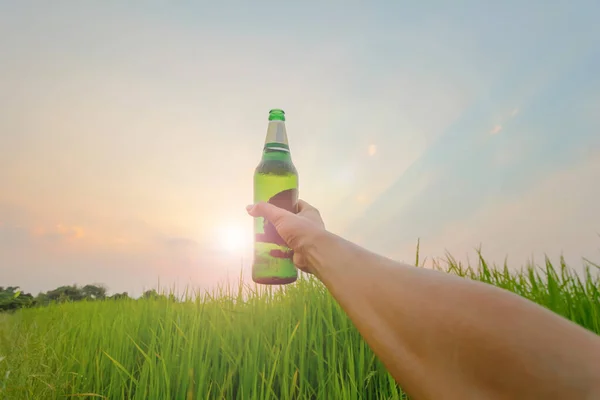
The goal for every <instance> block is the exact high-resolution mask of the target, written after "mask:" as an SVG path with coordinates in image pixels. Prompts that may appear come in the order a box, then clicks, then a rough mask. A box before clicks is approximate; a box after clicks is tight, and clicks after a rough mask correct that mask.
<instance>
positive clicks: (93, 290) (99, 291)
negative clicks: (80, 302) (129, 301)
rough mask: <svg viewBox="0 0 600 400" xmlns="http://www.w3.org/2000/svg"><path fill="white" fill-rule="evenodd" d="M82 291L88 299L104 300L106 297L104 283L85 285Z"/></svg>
mask: <svg viewBox="0 0 600 400" xmlns="http://www.w3.org/2000/svg"><path fill="white" fill-rule="evenodd" d="M81 293H82V294H83V297H84V298H86V299H88V300H102V299H104V298H106V287H104V286H103V285H85V286H84V287H83V288H82V289H81Z"/></svg>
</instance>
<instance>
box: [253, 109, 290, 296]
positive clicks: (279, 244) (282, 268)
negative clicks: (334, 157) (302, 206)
mask: <svg viewBox="0 0 600 400" xmlns="http://www.w3.org/2000/svg"><path fill="white" fill-rule="evenodd" d="M274 111H281V110H272V111H271V115H270V117H269V120H270V122H269V128H268V130H267V139H266V141H265V146H264V149H263V154H262V159H261V161H260V163H259V164H258V166H257V167H256V169H255V171H254V202H255V203H257V202H269V203H271V204H273V205H275V206H277V207H280V208H284V209H286V210H288V211H291V212H293V213H296V212H297V207H298V172H297V171H296V167H295V166H294V164H293V162H292V159H291V155H290V151H289V145H288V144H287V134H286V132H285V123H284V121H285V119H284V117H283V116H280V117H281V119H277V115H275V117H274V119H272V118H271V116H272V114H273V112H274ZM281 113H283V111H281ZM282 119H283V120H282ZM282 131H283V132H282ZM292 257H293V253H292V251H291V249H290V248H289V247H288V246H287V245H286V243H285V242H284V241H283V239H282V238H281V236H279V234H278V233H277V231H276V230H275V227H274V226H273V225H272V224H271V223H270V222H268V221H267V220H266V219H264V218H262V217H257V218H255V219H254V260H253V263H252V280H253V281H254V282H256V283H260V284H265V285H284V284H288V283H292V282H294V281H296V279H298V270H297V269H296V267H295V266H294V263H293V260H292Z"/></svg>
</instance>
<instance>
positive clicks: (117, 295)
mask: <svg viewBox="0 0 600 400" xmlns="http://www.w3.org/2000/svg"><path fill="white" fill-rule="evenodd" d="M109 298H110V299H111V300H124V299H129V298H130V297H129V293H127V292H123V293H115V294H113V295H112V296H110V297H109Z"/></svg>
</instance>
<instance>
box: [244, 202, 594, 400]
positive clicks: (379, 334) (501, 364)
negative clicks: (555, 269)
mask: <svg viewBox="0 0 600 400" xmlns="http://www.w3.org/2000/svg"><path fill="white" fill-rule="evenodd" d="M298 206H299V207H298V213H297V214H293V213H290V212H288V211H286V210H284V209H281V208H278V207H276V206H274V205H272V204H268V203H258V204H255V205H251V206H248V207H247V211H248V213H249V214H250V215H251V216H253V217H264V218H266V219H268V220H269V221H270V222H271V223H272V224H273V225H274V226H275V228H276V229H277V232H278V233H279V234H280V235H281V237H282V238H283V239H284V241H285V242H286V243H287V244H288V246H289V247H290V248H291V249H292V250H293V251H294V264H295V265H296V266H297V267H298V268H299V269H300V270H302V271H305V272H308V273H310V274H314V275H315V276H316V277H317V278H318V279H320V280H321V281H322V282H323V283H324V284H325V286H326V287H327V288H328V290H329V291H330V292H331V294H332V295H333V296H334V298H335V299H336V301H337V302H338V303H339V304H340V305H341V307H342V308H343V309H344V311H345V312H346V313H347V314H348V316H349V317H350V319H351V320H352V322H353V323H354V325H355V326H356V327H357V329H358V330H359V332H360V333H361V335H362V337H363V338H364V340H365V341H366V342H367V344H368V345H369V346H370V347H371V349H372V350H373V351H374V353H375V354H376V355H377V356H378V357H379V359H380V360H381V361H382V362H383V364H384V365H385V366H386V368H387V369H388V371H389V372H390V374H391V375H392V376H393V377H394V379H395V380H396V381H397V382H398V384H399V385H400V386H401V387H402V388H403V389H404V390H405V391H406V392H407V393H408V394H409V395H410V396H411V398H414V399H462V400H465V399H550V398H554V399H563V398H564V399H566V398H568V399H600V336H598V335H596V334H594V333H592V332H590V331H588V330H586V329H584V328H582V327H580V326H579V325H576V324H574V323H572V322H571V321H569V320H567V319H565V318H562V317H560V316H559V315H557V314H555V313H552V312H550V311H549V310H547V309H545V308H543V307H541V306H539V305H537V304H535V303H533V302H531V301H529V300H526V299H524V298H522V297H520V296H518V295H515V294H513V293H511V292H509V291H506V290H504V289H500V288H497V287H494V286H492V285H488V284H485V283H481V282H476V281H473V280H470V279H464V278H460V277H458V276H454V275H450V274H446V273H443V272H440V271H434V270H429V269H425V268H417V267H414V266H412V265H407V264H402V263H399V262H395V261H393V260H390V259H388V258H385V257H382V256H380V255H377V254H374V253H372V252H370V251H368V250H366V249H364V248H362V247H360V246H358V245H356V244H353V243H351V242H349V241H347V240H345V239H343V238H341V237H339V236H337V235H335V234H333V233H331V232H328V231H327V230H326V229H325V226H324V224H323V220H322V219H321V216H320V214H319V211H318V210H317V209H316V208H314V207H313V206H311V205H310V204H308V203H306V202H305V201H302V200H300V201H299V205H298Z"/></svg>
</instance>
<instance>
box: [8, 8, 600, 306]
mask: <svg viewBox="0 0 600 400" xmlns="http://www.w3.org/2000/svg"><path fill="white" fill-rule="evenodd" d="M599 13H600V4H598V3H597V2H593V1H583V0H581V1H576V2H553V3H552V4H551V5H550V4H548V3H547V2H542V1H533V2H528V3H527V4H523V3H521V2H517V1H507V2H501V3H487V4H483V3H481V2H476V1H468V2H462V3H461V4H460V5H457V4H452V5H449V4H447V3H444V2H441V1H436V2H426V3H419V4H400V3H397V2H385V1H375V2H371V3H369V4H368V5H367V4H366V3H361V2H357V1H348V2H339V1H333V2H328V3H321V2H319V3H317V2H308V3H307V2H303V3H301V4H287V3H283V2H259V3H257V2H254V3H252V4H250V3H245V2H241V1H237V2H231V3H227V4H225V3H219V4H213V3H208V2H199V3H195V4H191V3H186V4H178V5H166V4H161V5H159V4H156V3H153V2H152V3H144V5H143V7H135V6H133V5H130V4H124V3H120V2H101V3H94V4H91V3H84V2H75V1H57V2H41V1H37V2H35V1H15V2H8V1H6V2H1V3H0V51H1V53H0V54H1V55H0V88H1V90H0V110H2V111H1V112H0V285H2V286H8V285H15V286H20V287H21V288H22V289H23V290H25V291H28V292H32V293H34V294H36V293H37V292H39V291H41V290H44V291H45V290H49V289H53V288H55V287H57V286H60V285H66V284H72V283H77V284H87V283H96V282H97V283H104V284H106V285H107V287H108V288H109V291H110V292H111V293H114V292H123V291H128V292H129V293H130V295H139V294H140V293H141V292H142V290H143V289H144V288H146V289H147V288H150V287H154V286H155V285H156V284H157V282H158V281H159V279H160V283H161V285H166V286H169V285H172V284H178V285H179V286H186V285H188V286H196V287H211V286H213V285H215V284H216V283H217V282H219V281H222V280H223V279H226V278H227V277H228V276H231V277H233V278H237V277H238V276H239V271H240V266H241V265H243V266H244V268H245V269H246V270H248V268H249V266H250V262H251V245H252V233H251V226H252V225H251V219H250V217H248V216H247V215H246V213H245V210H244V207H245V205H246V204H248V203H249V202H251V200H252V173H253V170H254V167H255V166H256V164H257V163H258V161H259V158H260V152H261V148H262V144H263V140H264V135H265V132H266V126H267V114H268V110H269V109H271V108H282V109H284V110H285V111H286V116H287V122H286V124H287V129H288V134H289V137H290V145H291V149H292V156H293V159H294V163H295V164H296V167H297V169H298V171H299V174H300V194H301V197H302V198H304V199H305V200H307V201H309V202H311V203H313V204H314V205H315V206H317V207H318V208H319V209H320V210H321V212H322V215H323V216H324V219H325V222H326V225H327V226H328V228H330V229H331V230H332V231H334V232H335V233H338V234H341V235H343V236H345V237H347V238H349V239H351V240H355V241H357V242H358V243H360V244H362V245H364V246H366V247H367V248H369V249H371V250H374V251H377V252H380V253H383V254H385V255H387V256H389V257H393V258H395V259H399V260H405V261H408V262H412V261H413V260H414V253H415V244H416V241H417V238H420V239H421V253H422V255H423V256H428V257H430V258H431V257H443V256H444V255H445V252H446V251H448V252H450V253H451V254H452V255H453V256H455V257H456V258H457V259H459V260H466V259H467V257H469V258H470V259H471V260H473V258H474V254H475V253H474V249H475V248H476V247H478V246H479V245H480V244H481V245H482V249H483V252H484V256H486V258H489V259H490V260H491V261H495V262H499V263H502V262H503V261H504V259H505V257H506V256H508V262H509V265H511V266H512V267H514V268H517V267H520V266H521V265H522V264H524V263H525V262H526V261H527V260H528V259H530V258H531V257H534V258H535V260H537V261H542V257H543V255H544V254H548V255H549V256H550V257H553V258H554V259H556V258H557V257H558V256H559V255H560V254H561V253H562V254H564V256H565V258H566V259H567V261H568V262H569V263H570V264H571V265H572V266H573V267H580V266H581V264H582V257H587V258H589V259H591V260H592V261H599V260H600V237H599V236H598V234H599V232H600V213H599V212H598V211H599V207H598V204H599V200H598V199H599V198H600V75H599V74H598V71H600V40H599V38H600V25H599V24H598V23H597V15H599Z"/></svg>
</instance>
